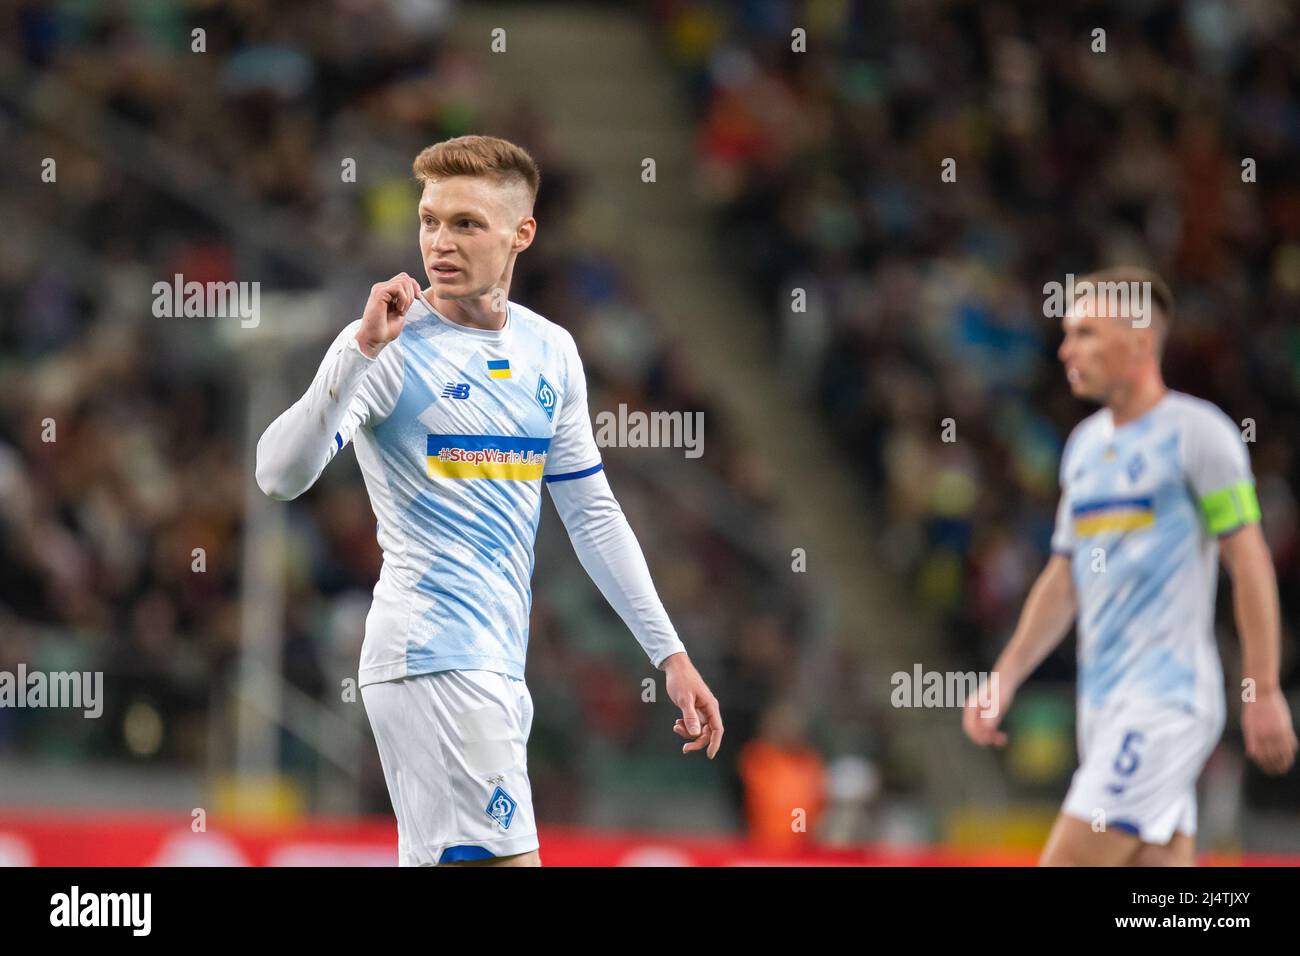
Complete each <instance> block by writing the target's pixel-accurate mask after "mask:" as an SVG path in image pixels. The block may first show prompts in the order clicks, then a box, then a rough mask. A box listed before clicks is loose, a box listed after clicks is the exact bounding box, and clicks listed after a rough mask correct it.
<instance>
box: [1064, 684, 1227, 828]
mask: <svg viewBox="0 0 1300 956" xmlns="http://www.w3.org/2000/svg"><path fill="white" fill-rule="evenodd" d="M1223 723H1224V719H1223V716H1222V714H1207V713H1204V712H1197V711H1192V710H1191V709H1189V708H1185V707H1182V706H1179V705H1154V704H1153V705H1133V704H1120V705H1119V706H1118V707H1115V708H1105V709H1101V710H1089V709H1087V708H1081V709H1080V712H1079V725H1078V743H1079V769H1078V770H1076V771H1075V773H1074V779H1073V780H1072V781H1071V782H1070V791H1069V793H1067V794H1066V796H1065V804H1064V806H1063V807H1062V810H1063V811H1064V812H1065V813H1067V814H1069V815H1070V816H1072V817H1076V818H1077V819H1080V820H1082V821H1084V822H1085V823H1089V824H1098V823H1104V825H1105V827H1106V828H1107V829H1115V830H1122V831H1124V832H1127V833H1132V834H1133V835H1134V836H1136V837H1137V838H1138V839H1140V840H1141V841H1142V842H1143V843H1153V844H1157V845H1160V846H1164V845H1165V844H1167V843H1168V842H1169V841H1170V840H1171V839H1172V838H1173V835H1174V832H1175V831H1177V832H1179V833H1186V834H1189V835H1195V833H1196V779H1197V778H1198V777H1199V776H1200V775H1201V770H1202V769H1203V768H1204V767H1205V762H1206V761H1207V760H1208V759H1209V758H1210V754H1211V753H1212V752H1213V751H1214V748H1215V745H1216V744H1218V742H1219V738H1220V737H1221V736H1222V735H1223Z"/></svg>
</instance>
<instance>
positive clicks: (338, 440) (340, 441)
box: [334, 432, 343, 451]
mask: <svg viewBox="0 0 1300 956" xmlns="http://www.w3.org/2000/svg"><path fill="white" fill-rule="evenodd" d="M334 441H335V443H336V444H337V445H338V448H336V449H335V451H340V450H342V448H343V435H342V434H341V433H340V432H335V433H334Z"/></svg>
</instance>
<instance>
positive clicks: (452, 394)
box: [442, 382, 469, 398]
mask: <svg viewBox="0 0 1300 956" xmlns="http://www.w3.org/2000/svg"><path fill="white" fill-rule="evenodd" d="M442 397H443V398H469V385H468V384H467V383H465V382H457V383H456V384H452V383H451V382H448V383H447V385H446V386H445V387H444V388H443V390H442Z"/></svg>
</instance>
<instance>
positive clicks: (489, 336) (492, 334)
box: [419, 292, 513, 342]
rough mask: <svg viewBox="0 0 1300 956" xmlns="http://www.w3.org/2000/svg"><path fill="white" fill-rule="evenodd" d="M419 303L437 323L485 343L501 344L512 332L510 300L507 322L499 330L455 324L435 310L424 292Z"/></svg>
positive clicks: (507, 307)
mask: <svg viewBox="0 0 1300 956" xmlns="http://www.w3.org/2000/svg"><path fill="white" fill-rule="evenodd" d="M419 301H420V303H421V304H422V305H423V306H424V308H425V309H426V310H428V312H429V314H430V315H431V316H433V319H434V321H435V322H438V323H440V324H442V325H445V326H447V327H448V328H451V329H455V330H456V331H457V332H463V333H464V334H465V335H470V336H473V337H474V338H476V339H483V340H484V341H485V342H500V341H501V340H502V339H504V338H505V336H506V333H507V332H508V331H510V328H511V326H512V324H513V322H512V320H511V315H512V314H513V310H512V308H511V305H512V303H511V302H510V301H509V300H507V301H506V320H505V322H504V323H503V324H502V326H501V328H499V329H476V328H474V326H472V325H465V324H463V323H461V322H453V321H452V320H451V319H449V318H447V317H446V316H445V315H443V314H442V313H441V312H439V311H438V310H437V309H435V308H434V307H433V304H432V303H431V302H430V301H429V300H428V298H426V297H425V294H424V293H423V292H421V293H420V299H419Z"/></svg>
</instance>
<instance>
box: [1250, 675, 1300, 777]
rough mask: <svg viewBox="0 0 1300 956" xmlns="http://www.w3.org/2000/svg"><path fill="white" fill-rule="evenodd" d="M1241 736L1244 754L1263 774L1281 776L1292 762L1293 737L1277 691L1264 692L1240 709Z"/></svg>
mask: <svg viewBox="0 0 1300 956" xmlns="http://www.w3.org/2000/svg"><path fill="white" fill-rule="evenodd" d="M1241 735H1242V736H1243V737H1245V738H1246V753H1247V754H1248V755H1249V756H1250V759H1251V760H1253V761H1255V763H1257V764H1258V765H1259V769H1261V770H1263V771H1264V772H1265V773H1270V774H1274V775H1276V774H1283V773H1286V772H1287V771H1288V770H1290V769H1291V764H1293V763H1294V762H1295V754H1296V747H1297V742H1296V735H1295V728H1293V727H1292V726H1291V711H1290V710H1289V709H1287V705H1286V698H1285V697H1283V696H1282V692H1281V691H1280V690H1272V691H1265V692H1264V693H1262V694H1260V695H1259V696H1258V697H1257V698H1256V699H1255V700H1253V701H1245V702H1244V703H1242V705H1241Z"/></svg>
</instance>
